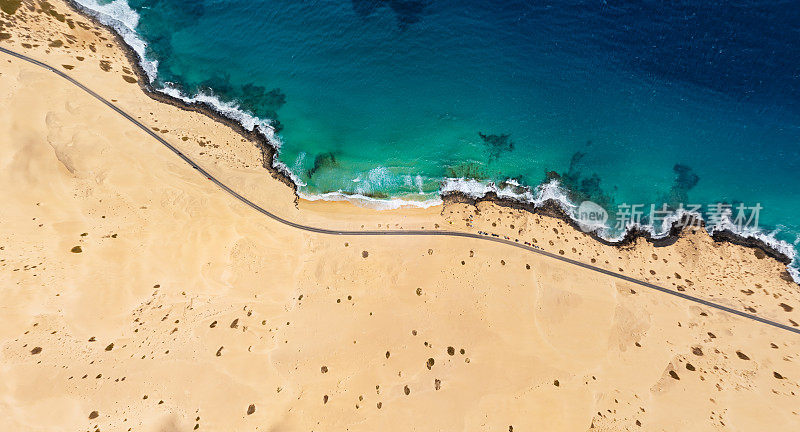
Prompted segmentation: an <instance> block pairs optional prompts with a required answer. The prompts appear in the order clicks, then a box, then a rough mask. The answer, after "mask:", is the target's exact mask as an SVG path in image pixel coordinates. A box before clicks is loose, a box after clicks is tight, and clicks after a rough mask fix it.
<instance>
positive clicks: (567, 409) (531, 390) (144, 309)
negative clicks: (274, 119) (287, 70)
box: [0, 0, 800, 432]
mask: <svg viewBox="0 0 800 432" xmlns="http://www.w3.org/2000/svg"><path fill="white" fill-rule="evenodd" d="M50 2H51V3H52V4H53V5H55V7H57V8H63V7H66V6H65V5H63V4H62V3H60V0H59V1H58V2H57V1H55V0H50ZM34 4H39V3H34V2H33V1H31V2H26V3H25V6H27V5H34ZM58 11H62V12H63V9H58ZM26 13H27V12H26ZM77 17H81V20H82V19H83V18H82V17H83V15H77V14H76V16H73V17H67V19H70V18H75V21H76V26H77V28H76V29H75V31H74V32H72V31H71V30H72V29H70V28H68V26H67V25H66V24H65V23H63V22H61V21H58V20H57V19H51V18H50V17H49V15H47V14H45V13H40V12H38V9H37V12H34V11H31V12H30V13H27V15H25V16H24V18H25V19H26V20H27V21H26V22H25V23H24V24H23V25H22V26H20V27H19V28H13V27H10V28H8V29H7V30H6V28H4V29H3V30H2V31H9V32H11V33H13V34H14V35H13V37H12V38H11V40H12V42H11V44H13V45H12V46H13V49H14V50H17V49H19V50H20V52H23V53H24V54H25V55H30V56H31V57H33V58H36V59H39V60H41V61H45V62H46V63H47V64H50V65H52V66H53V67H54V68H64V70H65V73H67V74H69V75H70V76H73V77H75V79H76V80H79V81H80V82H82V83H85V84H86V85H87V86H88V87H90V88H92V90H95V91H96V92H97V93H98V94H100V95H102V97H104V98H107V100H109V101H112V102H113V103H114V105H115V106H119V107H120V108H121V109H124V110H125V112H126V113H128V114H130V115H131V117H133V118H136V119H137V121H138V122H140V123H141V124H142V125H145V126H146V127H147V128H149V129H152V130H153V131H154V133H157V134H159V135H158V136H159V137H162V136H163V139H164V140H166V141H169V143H170V144H173V145H174V146H175V147H176V148H178V149H179V150H180V152H181V153H182V154H185V155H186V156H187V157H190V158H191V160H192V161H197V163H198V165H201V166H202V168H203V169H204V170H205V171H203V173H206V172H207V173H208V174H210V175H213V176H214V177H215V178H219V179H220V180H221V181H224V184H225V185H230V187H231V188H232V189H234V190H235V191H236V192H238V193H241V194H242V195H244V196H245V197H247V198H248V199H250V200H252V201H253V202H256V203H257V204H258V205H260V206H262V207H263V208H265V209H267V210H268V211H270V212H274V213H276V214H278V215H279V216H280V217H283V218H286V219H288V220H291V221H296V222H298V223H302V224H304V225H307V226H313V227H325V228H330V229H342V230H352V231H367V230H369V231H373V232H380V231H383V230H392V231H405V230H409V231H411V230H414V231H416V230H427V231H433V230H437V229H438V230H447V231H456V232H464V233H470V234H475V233H478V234H481V235H486V234H482V233H491V234H492V235H494V236H497V237H501V238H503V237H504V238H506V239H507V241H509V242H518V243H523V242H527V243H530V244H533V245H536V247H537V248H541V249H544V250H546V251H547V252H548V253H549V254H552V255H557V256H560V257H563V258H565V259H569V260H574V261H578V262H582V263H591V265H592V266H595V267H597V268H602V269H605V270H607V271H608V272H613V273H616V274H619V275H622V276H623V277H622V278H618V277H616V278H615V277H610V276H609V275H608V274H605V273H602V272H597V271H589V270H587V269H585V268H583V267H580V266H577V265H572V264H569V263H568V262H566V261H562V260H560V259H553V258H552V257H551V256H548V255H544V254H537V253H529V252H524V251H523V249H520V248H513V247H509V246H508V245H507V244H501V243H496V242H491V241H477V240H476V239H474V238H459V237H444V236H382V235H376V236H359V235H342V236H339V235H319V234H315V233H313V232H306V231H301V230H297V229H293V228H289V227H287V226H286V225H283V224H281V223H278V222H276V221H274V220H272V219H269V218H266V217H263V215H262V214H260V213H258V212H255V211H253V209H252V208H249V207H247V206H245V205H243V204H242V202H240V201H238V200H234V199H231V197H230V196H229V195H227V194H225V193H222V191H220V189H219V187H218V186H217V185H216V184H215V183H213V182H210V181H209V180H208V179H206V178H205V177H204V176H203V175H198V171H197V170H196V169H194V168H193V166H192V165H191V164H186V163H183V161H182V160H180V159H179V158H177V157H176V156H175V154H174V153H173V152H172V151H169V150H168V149H166V148H164V146H163V145H162V144H160V143H159V142H158V141H157V140H155V139H153V137H152V134H151V132H150V131H148V132H147V133H145V132H143V131H142V130H141V129H140V128H139V127H134V126H135V125H134V124H132V123H131V122H129V121H128V120H127V119H125V118H122V117H120V116H119V115H118V114H117V113H115V112H113V111H112V110H110V109H109V108H108V106H106V105H104V104H102V103H99V102H98V101H97V100H96V99H94V98H92V97H91V96H90V94H86V93H85V92H83V91H82V90H81V89H79V88H77V87H75V86H74V85H72V84H71V83H69V82H67V81H65V80H63V79H62V78H60V77H58V76H55V75H54V74H52V73H51V72H49V71H47V70H44V69H41V68H39V67H37V66H34V65H30V64H28V63H26V62H24V61H21V60H18V59H15V58H13V57H8V56H3V57H0V99H2V100H3V101H7V103H8V104H9V106H12V107H14V109H11V110H5V111H3V112H0V130H2V131H3V134H4V135H3V137H4V139H2V140H0V147H2V151H0V167H2V168H3V169H2V170H0V181H2V182H3V183H4V184H7V185H13V187H7V188H3V189H2V190H0V197H1V198H2V201H3V202H4V206H3V208H2V209H0V220H2V221H3V223H2V224H0V286H1V287H2V292H3V296H2V301H0V307H2V308H3V310H4V311H6V313H5V315H4V320H5V321H4V325H3V326H2V328H0V359H1V360H2V363H3V364H4V365H5V367H4V368H2V370H0V395H2V398H0V410H2V411H4V412H8V413H10V415H9V416H6V417H4V418H2V419H0V427H2V428H4V429H8V430H31V431H42V432H44V431H49V430H59V429H64V428H67V429H70V430H95V429H100V430H127V429H128V428H131V429H132V430H142V431H145V432H151V431H152V432H155V431H161V430H174V431H190V430H254V429H255V430H261V429H280V430H286V431H294V430H298V431H299V430H310V429H314V430H317V429H324V430H345V429H348V430H351V431H364V432H367V431H374V430H385V431H394V430H403V429H404V428H405V429H408V428H411V429H419V430H454V429H455V430H481V429H491V430H511V429H513V430H515V431H519V430H554V431H557V430H563V431H574V430H588V429H590V428H594V429H596V430H631V431H635V430H643V429H667V430H707V429H712V428H715V429H722V430H763V429H764V428H768V429H772V430H784V429H785V430H793V429H796V428H797V427H800V413H798V411H797V407H796V393H797V392H798V391H800V381H799V379H800V363H798V362H797V360H796V359H797V358H799V357H798V356H800V339H798V338H797V337H796V334H795V333H793V332H789V331H785V330H781V329H778V328H775V327H772V326H766V325H763V324H762V323H758V322H755V321H753V320H748V319H742V318H741V317H739V316H737V315H735V314H731V313H728V312H724V311H721V310H719V309H715V308H713V307H708V306H707V305H704V304H702V303H698V302H690V301H687V300H685V299H683V298H681V297H679V296H675V295H666V294H664V293H663V292H658V291H656V290H650V289H647V288H644V287H642V286H641V285H637V284H634V283H631V282H630V281H629V280H626V277H627V278H630V279H636V280H640V281H646V282H648V283H652V284H655V285H657V286H659V287H664V289H666V290H669V291H674V292H676V293H678V292H680V293H684V294H685V295H687V296H693V297H696V298H700V299H707V300H708V301H710V302H713V303H715V304H719V305H723V306H725V307H729V308H731V309H733V310H736V311H742V312H744V313H747V314H750V315H755V316H758V317H764V318H765V319H770V320H774V321H775V322H779V323H781V324H783V325H785V326H787V327H791V328H792V329H796V328H800V292H798V290H797V289H796V284H795V283H793V282H789V281H787V280H785V279H781V275H782V272H785V270H784V269H785V266H784V265H783V264H782V263H780V262H779V261H778V260H776V259H773V258H770V257H768V256H767V254H766V253H763V254H762V253H758V250H756V249H752V248H749V247H743V246H739V245H736V244H733V243H731V242H729V241H722V242H717V241H715V239H714V238H712V237H711V236H709V235H708V234H707V232H705V229H698V230H696V231H695V232H692V231H691V230H682V231H676V232H674V233H671V234H673V235H671V236H670V237H669V239H658V238H652V237H647V236H646V235H644V234H642V235H637V236H631V237H630V238H628V239H627V241H626V242H625V243H624V244H617V243H613V242H611V243H608V244H606V243H604V242H603V241H599V240H602V238H600V239H598V238H595V236H596V233H585V232H583V231H581V230H579V229H576V226H575V224H574V221H572V220H571V218H569V217H568V214H569V213H568V212H567V211H566V210H565V209H564V208H562V207H561V203H559V202H558V201H556V200H547V199H542V200H541V202H537V203H536V205H533V204H528V207H526V206H525V205H523V203H517V202H514V201H513V200H508V199H507V198H505V197H503V196H502V194H500V196H498V195H496V194H495V195H486V196H483V197H481V198H479V199H474V198H472V197H470V196H468V195H458V196H456V195H449V194H446V195H445V196H444V197H443V200H442V201H443V202H442V204H440V205H437V206H433V207H429V208H424V209H420V208H399V209H395V210H387V211H376V210H374V209H370V208H364V207H359V206H357V205H355V204H351V203H348V202H343V201H308V200H305V199H302V198H301V199H298V195H299V194H298V193H297V190H296V189H291V188H289V187H287V185H286V184H285V183H284V182H282V181H281V180H280V179H279V178H276V177H275V176H273V174H272V173H271V172H265V169H264V167H263V165H264V163H263V161H264V160H263V157H264V155H263V152H262V150H261V149H259V148H258V147H257V146H256V144H254V142H253V141H252V140H251V139H247V136H246V135H243V134H242V132H241V130H238V129H236V127H235V126H234V125H230V124H228V123H224V122H219V121H217V120H216V117H215V116H216V113H214V112H209V111H203V110H196V109H192V108H191V107H188V108H187V107H182V106H179V105H173V104H169V103H164V102H162V101H159V100H158V99H154V98H152V97H151V96H150V95H149V94H147V93H141V92H140V91H139V89H140V88H141V87H140V86H141V80H142V77H141V76H139V77H138V78H139V79H138V81H139V85H134V83H133V82H131V81H130V79H131V78H132V77H133V76H134V74H133V72H134V71H133V69H134V68H135V64H136V63H133V64H130V65H128V64H127V63H130V58H129V55H127V54H124V55H122V56H120V55H115V53H118V52H119V51H118V49H117V48H116V47H115V46H114V43H112V42H114V41H116V39H113V35H115V34H116V33H114V32H111V33H110V34H109V32H108V30H107V29H106V28H105V27H98V28H93V27H92V26H87V28H83V27H82V26H81V25H80V23H78V22H77V21H79V20H78V18H77ZM0 18H2V19H3V20H5V18H6V17H5V16H3V15H1V14H0ZM4 25H5V24H3V26H4ZM103 38H107V40H106V39H103ZM56 40H59V41H61V43H63V45H64V47H60V46H59V47H55V46H53V45H59V43H58V42H56ZM64 41H66V42H64ZM5 43H6V41H5V40H4V41H2V42H0V44H3V45H2V46H8V45H4V44H5ZM23 43H25V44H28V45H29V46H31V48H26V47H21V44H23ZM106 43H108V44H109V45H110V46H108V47H106V46H105V44H106ZM34 45H38V46H34ZM95 49H96V50H97V52H95V51H94V50H95ZM78 57H80V58H82V60H81V59H78ZM103 62H106V63H105V65H106V66H107V67H108V68H109V69H110V72H109V71H106V70H105V69H103V67H104V63H103ZM126 68H130V72H131V73H128V72H127V71H126ZM107 72H108V73H107ZM126 77H127V78H126ZM43 95H46V97H42V96H43ZM273 156H274V154H273ZM268 165H269V164H268ZM546 197H547V195H542V196H541V197H540V198H546ZM598 237H599V236H598ZM721 392H722V393H721ZM677 411H679V412H681V413H682V415H680V416H676V415H674V413H675V412H677Z"/></svg>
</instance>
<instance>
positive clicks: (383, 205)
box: [297, 191, 442, 210]
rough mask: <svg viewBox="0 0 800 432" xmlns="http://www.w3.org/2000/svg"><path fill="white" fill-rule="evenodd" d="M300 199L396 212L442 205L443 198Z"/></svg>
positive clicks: (337, 194)
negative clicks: (345, 203) (339, 202)
mask: <svg viewBox="0 0 800 432" xmlns="http://www.w3.org/2000/svg"><path fill="white" fill-rule="evenodd" d="M297 194H298V195H299V196H300V198H302V199H304V200H307V201H347V202H349V203H351V204H354V205H357V206H359V207H367V208H371V209H375V210H394V209H398V208H403V207H416V208H428V207H433V206H437V205H440V204H442V200H441V198H428V197H427V196H426V195H420V196H419V197H418V198H420V199H411V198H412V196H406V197H404V198H391V199H380V198H372V197H368V196H366V195H362V194H358V193H355V194H349V193H345V192H341V191H339V192H328V193H323V194H307V193H304V192H299V191H298V193H297Z"/></svg>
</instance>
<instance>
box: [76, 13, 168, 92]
mask: <svg viewBox="0 0 800 432" xmlns="http://www.w3.org/2000/svg"><path fill="white" fill-rule="evenodd" d="M73 1H74V2H75V3H76V4H77V5H78V6H81V7H82V9H83V10H84V11H86V12H87V13H89V14H90V15H92V16H94V17H95V18H97V20H98V21H100V22H101V23H103V24H105V25H107V26H110V27H111V28H113V29H114V30H116V31H117V33H119V35H120V36H122V39H123V40H124V41H125V43H126V44H128V46H129V47H131V49H133V51H134V52H136V54H137V55H138V56H139V63H140V64H141V66H142V69H144V72H145V73H146V74H147V78H148V79H149V80H150V82H151V83H152V82H153V81H155V79H156V72H157V70H158V62H157V61H155V60H148V59H147V57H146V55H145V53H146V52H147V43H146V42H145V41H143V40H142V39H141V38H140V37H139V35H138V34H137V33H136V27H137V26H138V25H139V14H138V13H136V11H135V10H133V9H131V7H130V6H129V5H128V2H126V1H125V0H114V1H112V2H111V3H106V4H101V3H99V2H98V1H97V0H73Z"/></svg>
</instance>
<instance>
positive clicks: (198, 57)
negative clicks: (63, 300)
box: [80, 0, 800, 247]
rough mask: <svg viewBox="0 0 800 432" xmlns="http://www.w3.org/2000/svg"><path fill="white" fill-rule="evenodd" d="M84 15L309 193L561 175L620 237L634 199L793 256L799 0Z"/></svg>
mask: <svg viewBox="0 0 800 432" xmlns="http://www.w3.org/2000/svg"><path fill="white" fill-rule="evenodd" d="M80 3H82V4H84V5H85V6H88V7H90V8H92V9H94V10H96V11H99V12H100V13H101V14H102V19H104V20H106V21H107V22H110V23H112V24H114V26H115V27H116V28H118V29H119V30H120V31H121V32H122V33H123V34H124V35H125V37H126V40H128V41H129V43H131V44H132V45H133V46H134V48H136V49H137V51H138V52H139V53H140V54H141V55H142V56H143V58H144V60H145V63H144V64H145V69H146V70H148V72H149V73H150V75H151V77H152V79H153V84H154V86H155V87H156V88H163V89H168V91H170V92H172V93H173V94H177V93H176V92H180V94H182V95H184V96H185V97H194V96H197V95H198V94H200V95H206V96H213V98H214V99H215V100H216V102H215V104H217V105H220V104H224V103H227V104H229V105H235V106H238V107H239V109H240V110H241V111H242V112H245V113H248V114H249V115H250V116H251V117H250V120H252V117H256V118H258V119H259V120H262V121H265V122H269V123H270V124H271V125H272V126H273V127H274V128H275V130H276V131H277V133H276V135H275V138H276V139H277V140H279V141H280V143H281V148H280V155H279V159H280V162H281V163H282V164H284V165H285V166H286V167H287V168H288V169H289V170H290V171H291V172H292V173H293V175H294V176H295V177H296V178H297V180H298V182H299V183H300V184H301V187H300V191H301V193H303V194H304V195H306V196H327V197H328V198H333V196H334V195H341V194H359V195H360V196H365V197H370V198H372V199H377V200H382V201H383V202H384V204H385V202H386V201H387V200H392V199H403V200H406V201H410V202H415V203H418V204H420V203H425V202H428V203H430V202H435V200H436V199H437V198H438V196H439V191H440V190H441V189H442V188H443V187H445V188H448V189H454V188H462V189H464V190H465V191H472V192H479V191H481V190H483V189H485V185H487V184H492V183H493V184H495V185H501V184H502V182H504V181H506V180H509V179H513V182H512V183H513V184H515V185H523V186H528V187H531V188H535V187H536V186H538V185H540V184H543V183H545V182H548V181H549V180H551V179H553V178H559V179H560V182H559V184H560V186H561V187H562V188H564V189H566V190H568V191H569V193H570V196H571V199H572V201H574V202H575V203H576V204H577V203H579V202H581V201H582V200H585V199H588V200H591V201H594V202H597V203H599V204H601V205H602V206H603V207H605V208H606V209H607V210H608V211H609V212H610V213H611V215H612V218H611V220H610V221H609V222H608V224H609V230H608V233H607V234H608V235H609V236H612V237H613V236H614V235H618V234H619V233H620V231H621V230H620V229H619V228H621V227H616V226H615V224H616V222H624V219H625V216H622V215H620V216H618V217H617V218H616V219H615V217H614V216H615V214H616V213H617V212H619V211H621V210H620V209H621V208H622V209H624V208H625V205H627V204H642V209H643V211H644V213H645V214H644V216H645V217H646V216H647V215H648V214H649V210H650V205H651V204H653V205H656V206H657V208H661V206H662V205H663V204H666V205H667V206H668V207H667V208H668V209H670V210H674V209H676V208H679V207H680V204H684V206H685V207H686V208H690V209H691V208H696V207H694V206H696V205H699V206H700V207H699V210H701V211H702V212H703V213H704V215H705V217H706V219H709V218H711V219H713V218H714V215H713V214H711V209H712V207H710V206H711V205H712V204H714V203H718V202H723V203H728V204H730V205H731V206H732V207H733V208H734V213H736V210H735V209H736V207H737V206H739V205H743V206H744V207H745V209H746V210H748V211H749V215H748V217H749V219H751V223H750V224H749V226H750V228H752V227H753V225H754V224H753V222H754V221H752V216H754V215H753V213H754V212H757V215H758V228H759V231H760V232H762V233H764V234H770V235H771V236H773V237H774V238H776V239H778V240H781V241H783V242H784V243H785V244H784V245H783V246H784V247H790V246H792V245H794V244H795V243H796V242H797V236H798V234H800V217H798V214H800V115H799V114H800V103H799V102H800V50H798V49H797V47H799V46H800V32H798V31H797V23H798V22H800V5H798V4H797V3H796V2H787V1H784V2H782V1H756V0H745V1H740V2H735V3H731V2H717V1H678V2H670V3H661V2H610V1H575V0H565V1H560V2H549V3H545V2H530V1H491V0H487V1H474V0H462V1H455V0H452V1H449V0H429V1H426V0H386V1H378V0H352V1H332V0H331V1H308V2H305V1H288V0H273V1H252V0H250V1H244V0H229V1H219V0H193V1H184V0H158V1H153V0H149V1H144V0H127V3H126V2H125V0H116V1H114V2H108V1H100V2H98V0H81V1H80ZM257 122H258V121H256V123H257ZM548 173H549V174H548ZM554 173H555V174H554ZM455 178H463V179H474V180H475V181H466V180H465V181H454V180H452V179H455ZM507 190H508V191H510V192H511V191H513V192H515V193H521V192H524V189H520V188H519V187H511V188H508V189H507ZM536 193H537V192H536V190H534V191H533V192H532V194H533V195H534V196H535V195H536ZM326 194H327V195H326ZM373 204H374V205H381V203H380V202H373ZM756 206H759V207H760V210H758V211H756V210H753V208H754V207H756ZM643 222H644V223H647V222H648V220H646V219H645V220H643ZM653 222H657V220H656V221H653ZM656 231H658V228H656Z"/></svg>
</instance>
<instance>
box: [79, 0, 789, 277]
mask: <svg viewBox="0 0 800 432" xmlns="http://www.w3.org/2000/svg"><path fill="white" fill-rule="evenodd" d="M73 1H74V2H75V3H77V4H78V6H80V7H82V9H83V10H84V11H86V12H87V13H89V14H91V15H92V16H94V17H96V18H97V19H98V20H99V21H100V22H101V23H103V24H105V25H108V26H110V27H111V28H113V29H114V30H116V31H117V33H119V34H120V36H122V39H123V40H124V41H125V43H126V44H127V45H128V46H129V47H130V48H131V49H133V51H134V52H135V53H136V54H137V55H138V56H139V63H140V65H141V67H142V69H143V70H144V71H145V73H146V74H147V77H148V79H149V80H150V82H151V83H153V82H155V80H156V77H157V71H158V69H157V68H158V62H157V61H155V60H150V59H148V58H147V57H146V52H147V43H146V42H145V41H144V40H142V39H141V38H140V37H139V35H138V34H137V33H136V31H135V30H136V27H137V26H138V24H139V14H138V13H136V11H134V10H133V9H131V7H130V6H129V5H128V3H127V2H126V1H125V0H114V1H112V2H110V3H106V4H100V3H99V2H98V1H97V0H73ZM157 90H158V91H160V92H162V93H164V94H166V95H169V96H171V97H174V98H176V99H180V100H183V101H184V102H187V103H202V104H205V105H207V106H209V107H211V108H212V109H214V110H215V111H216V112H218V113H220V114H221V115H224V116H225V117H228V118H230V119H232V120H234V121H236V122H238V123H239V124H241V125H242V127H244V128H245V129H247V130H249V131H255V132H258V133H260V134H262V135H263V136H264V137H265V138H266V139H267V141H268V142H269V143H270V144H271V145H272V146H273V147H274V148H275V151H276V157H274V158H273V161H272V165H273V168H275V169H277V170H278V171H279V172H281V173H283V174H284V175H286V176H287V177H288V178H290V179H291V180H292V181H293V182H294V183H295V184H296V185H297V186H298V188H300V187H303V186H305V185H306V184H305V183H304V182H303V181H302V180H300V178H298V177H297V176H296V175H295V174H294V172H293V171H292V170H290V169H289V168H288V167H287V166H286V165H285V164H283V163H282V162H281V161H280V160H279V158H278V157H277V152H278V151H279V149H280V147H281V141H280V139H279V138H278V137H277V136H276V135H275V130H274V128H273V127H272V125H271V124H270V122H269V120H264V119H260V118H258V117H257V116H255V115H253V114H251V113H249V112H247V111H245V110H243V109H242V108H241V107H240V106H239V105H238V104H236V103H233V102H226V101H223V100H221V99H220V98H218V97H216V96H215V95H213V94H210V93H205V92H200V93H198V94H197V95H195V96H187V95H185V94H183V93H182V92H180V91H179V90H178V89H176V88H175V87H173V86H169V85H167V86H165V87H163V88H159V89H157ZM303 157H305V155H304V154H303ZM301 163H302V159H301V158H298V160H297V161H296V162H295V168H298V166H299V165H300V164H301ZM398 181H399V182H400V183H401V184H406V185H410V184H412V183H413V184H414V185H415V186H417V187H418V189H419V194H417V195H416V196H412V195H408V196H406V197H395V198H391V199H378V198H372V197H369V196H367V195H365V194H370V193H373V192H376V191H380V190H385V188H387V187H388V186H392V185H395V183H397V182H398ZM353 182H354V183H356V184H357V185H358V186H357V187H356V193H354V194H350V193H346V192H341V191H339V192H330V193H324V194H307V193H304V192H301V191H299V190H298V195H299V196H300V197H301V198H303V199H306V200H309V201H317V200H326V201H348V202H351V203H353V204H355V205H359V206H365V207H370V208H374V209H379V210H388V209H397V208H401V207H419V208H427V207H431V206H435V205H439V204H441V203H442V200H441V198H440V197H441V196H445V195H447V194H451V193H456V192H458V193H463V194H465V195H467V196H469V197H472V198H475V199H478V198H482V197H484V196H486V194H488V193H490V192H493V193H495V194H496V195H497V196H498V197H500V198H503V199H509V200H514V201H518V202H521V203H528V204H533V205H534V206H535V207H539V206H542V205H544V204H545V203H546V202H548V201H552V202H555V203H557V204H558V205H559V206H560V207H561V209H562V210H564V212H565V213H566V214H568V215H573V213H574V210H575V208H576V205H575V204H574V203H572V202H571V201H570V199H569V196H568V194H567V191H566V190H564V189H563V188H562V187H561V185H560V184H559V182H558V181H557V180H552V181H550V182H547V183H543V184H541V185H539V186H537V187H535V188H533V189H531V188H530V187H528V186H524V185H521V184H520V183H519V182H517V181H516V180H513V179H509V180H506V181H505V182H502V183H501V185H500V186H498V185H497V184H495V183H492V182H480V181H477V180H472V179H463V178H461V179H455V178H450V179H445V181H444V183H443V184H442V186H441V188H440V191H439V196H437V197H436V198H430V197H429V194H425V193H423V183H424V181H423V178H422V177H421V176H416V177H413V178H412V177H410V176H406V177H403V178H399V179H398V177H397V176H394V175H392V174H391V173H390V172H389V170H388V169H386V168H385V167H378V168H375V169H373V170H371V171H369V172H368V173H367V174H366V175H361V176H358V177H357V178H356V179H354V180H353ZM414 198H417V199H414ZM687 214H689V215H692V216H695V217H697V218H698V219H702V216H701V215H700V214H697V213H690V212H687V211H685V210H679V211H676V212H675V213H673V214H671V215H669V216H668V217H666V218H665V219H664V220H663V222H662V225H661V227H660V229H656V228H655V227H653V226H651V225H640V224H635V225H631V226H628V227H627V229H626V230H625V231H624V232H616V233H615V234H614V233H612V230H611V229H610V227H598V229H597V230H596V231H595V233H597V235H599V236H600V237H601V238H603V239H605V240H608V241H619V240H622V239H623V238H624V237H625V235H626V234H627V232H629V231H630V230H632V229H639V230H644V231H647V232H650V234H651V235H652V236H653V238H663V237H665V236H667V235H668V234H669V230H670V228H671V227H672V225H673V223H674V222H677V221H679V220H680V219H681V218H682V217H683V216H684V215H687ZM707 229H708V232H709V234H713V233H714V232H716V231H720V230H726V229H727V230H730V231H731V232H733V233H734V234H737V235H739V236H742V237H745V238H754V239H757V240H761V241H763V242H764V243H765V244H767V245H769V246H770V247H772V248H773V249H775V250H777V251H778V252H780V253H783V254H785V255H786V256H787V257H789V258H791V259H792V264H791V265H790V266H788V267H787V270H788V271H789V273H790V274H791V275H792V277H793V278H794V280H795V281H796V282H798V283H800V269H799V268H800V266H799V265H798V257H797V252H796V250H795V249H794V247H793V246H792V245H790V244H788V243H786V242H784V241H781V240H778V239H777V238H776V237H775V234H776V233H777V232H771V233H765V232H763V231H758V230H747V229H744V230H743V229H739V228H738V227H737V226H736V225H734V224H733V223H732V222H731V221H730V219H729V218H728V219H727V220H725V219H723V221H722V222H721V223H720V224H718V225H716V226H713V227H708V228H707Z"/></svg>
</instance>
